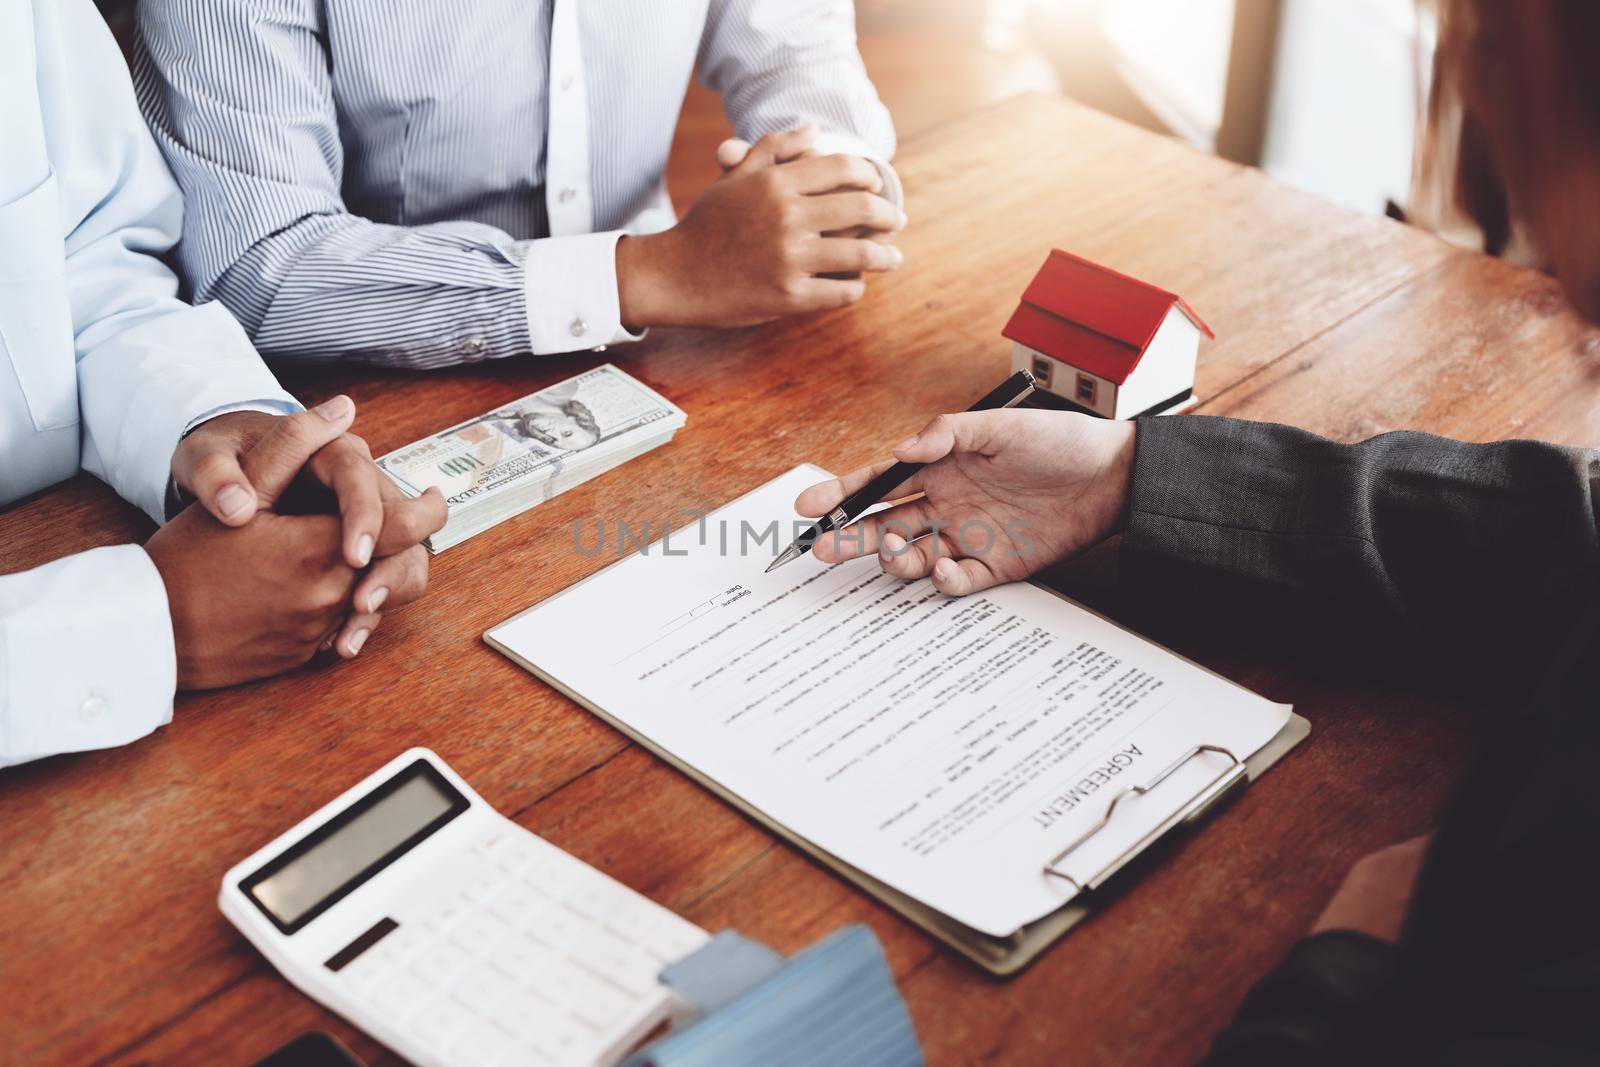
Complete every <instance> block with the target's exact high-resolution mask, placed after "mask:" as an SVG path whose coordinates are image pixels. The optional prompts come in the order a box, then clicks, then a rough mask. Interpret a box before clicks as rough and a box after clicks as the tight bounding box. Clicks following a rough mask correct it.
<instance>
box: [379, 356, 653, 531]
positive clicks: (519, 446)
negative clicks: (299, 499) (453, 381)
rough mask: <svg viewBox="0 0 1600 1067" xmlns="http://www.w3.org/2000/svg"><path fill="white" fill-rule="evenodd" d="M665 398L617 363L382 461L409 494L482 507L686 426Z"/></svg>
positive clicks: (600, 464)
mask: <svg viewBox="0 0 1600 1067" xmlns="http://www.w3.org/2000/svg"><path fill="white" fill-rule="evenodd" d="M683 422H684V414H683V412H682V411H681V410H679V409H678V407H677V406H676V405H674V404H673V403H672V402H671V401H669V400H668V399H667V398H666V397H664V396H662V395H661V394H659V393H657V392H656V391H655V390H653V389H651V388H650V387H648V386H646V385H645V384H644V383H642V382H640V381H638V380H637V379H636V378H633V377H631V376H629V375H627V374H625V373H623V372H622V371H621V370H619V369H617V368H616V367H615V366H613V365H612V364H609V363H607V364H606V365H604V366H601V367H596V368H595V369H594V370H591V371H587V372H585V373H583V374H580V375H578V376H577V377H576V378H569V379H567V380H566V381H564V382H560V383H558V384H556V385H552V386H550V387H549V388H548V389H542V390H540V391H539V392H537V393H533V394H530V395H528V396H525V397H522V398H521V399H520V400H513V401H512V402H511V403H509V404H505V405H502V406H500V407H498V408H496V409H494V410H493V411H490V412H488V413H486V414H484V415H480V416H478V417H477V418H475V419H469V420H467V421H466V422H463V423H461V424H459V425H456V426H452V427H450V428H449V429H448V430H443V431H441V432H439V433H436V434H434V435H433V436H432V437H429V438H427V439H426V440H422V441H418V442H416V443H415V444H412V445H408V446H406V447H405V448H402V449H399V450H398V451H395V452H391V453H389V454H388V455H387V456H384V457H383V458H382V459H380V460H378V466H379V467H380V468H381V469H382V470H383V471H384V473H386V474H388V475H389V477H390V478H393V479H394V481H395V482H396V483H397V484H398V485H399V486H400V487H401V488H402V489H403V490H405V491H406V493H407V494H409V495H411V496H419V495H421V494H422V493H423V492H424V491H426V490H427V489H429V488H430V487H434V486H437V487H438V489H439V491H440V492H441V493H443V494H444V498H445V502H446V503H448V504H449V505H450V507H451V509H452V510H453V509H455V508H456V507H458V506H463V505H467V506H472V507H476V506H479V505H480V504H481V503H486V502H487V501H488V500H490V499H492V498H494V497H497V496H500V495H502V494H504V493H506V492H508V491H511V490H516V489H519V488H526V487H528V486H529V485H533V484H539V483H543V482H546V481H549V480H550V479H552V478H554V477H556V476H557V475H559V474H562V473H564V472H575V471H576V469H579V468H583V467H587V466H590V465H593V466H596V467H600V468H602V469H603V468H604V465H605V461H606V459H607V458H608V457H609V456H612V455H615V454H618V453H622V452H626V451H628V450H629V448H630V446H631V445H633V444H634V443H635V441H636V440H637V439H638V438H641V437H645V436H654V435H655V434H657V433H659V432H661V431H663V430H667V429H668V427H667V426H663V425H658V424H661V423H670V424H672V426H671V428H672V429H676V428H677V427H678V426H681V425H683Z"/></svg>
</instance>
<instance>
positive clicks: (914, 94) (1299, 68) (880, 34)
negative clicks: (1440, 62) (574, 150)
mask: <svg viewBox="0 0 1600 1067" xmlns="http://www.w3.org/2000/svg"><path fill="white" fill-rule="evenodd" d="M856 8H857V24H858V30H859V34H860V40H861V51H862V55H863V57H864V58H865V60H866V63H867V68H868V70H869V71H870V72H871V73H872V75H873V78H874V80H875V81H876V83H877V85H878V88H879V92H880V93H881V94H882V96H883V98H884V101H885V102H886V103H887V104H888V106H889V108H890V110H891V111H892V112H893V113H894V116H895V121H896V124H897V126H898V127H899V130H900V133H901V136H902V137H911V136H915V135H916V134H917V133H918V132H920V131H922V130H925V129H927V128H928V127H930V126H933V125H936V124H938V123H939V122H942V121H946V120H948V119H951V118H954V117H957V116H960V115H964V114H969V113H971V112H973V111H977V110H981V109H982V108H984V107H986V106H989V105H991V104H993V103H994V102H995V101H997V100H1000V99H1004V98H1005V97H1007V96H1010V95H1013V94H1016V93H1025V92H1061V93H1064V94H1066V95H1067V96H1070V97H1072V98H1074V99H1076V100H1079V101H1081V102H1083V103H1085V104H1087V105H1089V106H1091V107H1094V108H1097V109H1099V110H1102V111H1106V112H1109V113H1110V114H1113V115H1116V116H1118V117H1120V118H1123V119H1126V120H1128V121H1129V122H1133V123H1137V124H1138V125H1141V126H1145V127H1147V128H1150V129H1154V130H1159V131H1161V132H1165V133H1170V134H1172V135H1174V136H1177V137H1181V138H1183V139H1184V140H1186V141H1189V142H1190V143H1192V144H1194V145H1196V146H1198V147H1200V148H1202V149H1205V150H1207V151H1214V152H1217V153H1219V154H1221V155H1223V156H1226V157H1228V158H1230V159H1234V160H1236V161H1238V162H1241V163H1251V164H1259V165H1261V166H1263V167H1265V168H1266V169H1267V170H1268V171H1269V172H1271V173H1272V174H1274V175H1276V176H1277V177H1279V178H1281V179H1283V180H1284V181H1287V182H1291V183H1293V184H1295V185H1298V186H1301V187H1303V188H1306V189H1309V190H1311V191H1312V192H1315V193H1318V194H1320V195H1322V196H1325V197H1328V198H1329V199H1332V200H1336V201H1338V202H1340V203H1343V204H1347V205H1350V206H1352V207H1355V208H1358V209H1360V210H1363V211H1370V212H1382V211H1384V210H1385V209H1386V207H1387V206H1388V205H1389V204H1390V203H1391V202H1392V203H1394V204H1397V205H1405V204H1406V203H1407V201H1408V198H1409V192H1410V185H1411V175H1412V156H1413V146H1414V143H1415V139H1416V138H1415V133H1416V120H1417V115H1418V109H1419V106H1420V103H1421V100H1422V93H1421V88H1422V87H1425V86H1426V84H1427V73H1428V56H1429V54H1430V53H1431V48H1432V28H1431V25H1430V24H1429V21H1428V20H1427V19H1426V18H1425V17H1422V16H1419V13H1418V5H1417V2H1416V0H856ZM725 135H726V124H725V123H724V122H723V121H722V117H721V111H720V109H719V107H718V105H717V102H716V100H715V98H714V97H712V96H711V95H710V94H709V93H706V92H705V91H704V90H702V89H699V88H698V87H696V88H694V89H692V90H691V91H690V93H689V97H688V99H687V101H686V103H685V109H684V118H683V123H682V126H681V128H680V146H679V147H680V150H679V152H678V153H677V154H676V155H675V157H674V165H673V171H672V175H671V177H672V179H673V188H674V192H675V195H676V196H678V197H679V199H680V200H681V201H682V202H684V204H685V206H686V203H687V201H689V200H692V199H693V194H694V192H695V191H697V190H698V189H700V188H701V187H702V186H703V185H704V183H705V182H706V181H709V180H710V179H711V178H712V177H714V176H715V170H714V168H713V167H712V166H711V165H710V162H709V159H710V153H711V152H712V151H713V150H714V149H715V146H716V143H717V141H718V140H720V139H721V138H722V137H723V136H725Z"/></svg>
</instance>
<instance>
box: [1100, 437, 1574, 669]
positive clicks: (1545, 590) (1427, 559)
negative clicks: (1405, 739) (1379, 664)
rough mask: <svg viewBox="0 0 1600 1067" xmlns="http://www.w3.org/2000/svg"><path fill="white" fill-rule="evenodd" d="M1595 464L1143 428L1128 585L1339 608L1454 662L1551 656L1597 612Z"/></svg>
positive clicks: (1527, 451) (1509, 446) (1518, 451)
mask: <svg viewBox="0 0 1600 1067" xmlns="http://www.w3.org/2000/svg"><path fill="white" fill-rule="evenodd" d="M1597 500H1600V453H1596V452H1594V451H1587V450H1581V449H1571V448H1561V447H1557V446H1555V445H1548V444H1541V443H1538V442H1534V441H1502V442H1496V443H1493V444H1479V445H1474V444H1464V443H1461V442H1458V441H1451V440H1446V439H1444V438H1439V437H1431V436H1429V435H1426V434H1420V433H1390V434H1384V435H1382V436H1380V437H1375V438H1373V439H1371V440H1369V441H1364V442H1362V443H1360V444H1354V445H1344V444H1338V443H1336V442H1333V441H1329V440H1326V439H1324V438H1321V437H1317V436H1316V435H1314V434H1310V433H1306V432H1304V431H1302V430H1296V429H1292V428H1290V427H1286V426H1275V425H1270V424H1266V423H1253V422H1241V421H1237V420H1233V419H1221V418H1206V417H1196V416H1180V417H1176V418H1151V419H1144V420H1141V421H1140V423H1139V433H1138V441H1137V446H1136V452H1135V460H1134V472H1133V486H1132V494H1131V498H1130V513H1129V517H1128V522H1127V526H1126V533H1125V536H1124V538H1123V545H1122V560H1121V566H1122V574H1123V579H1124V581H1125V582H1127V583H1130V584H1132V585H1133V586H1135V587H1136V588H1138V589H1139V590H1141V591H1143V592H1145V593H1147V594H1155V595H1158V596H1162V597H1169V598H1170V597H1172V596H1173V595H1174V594H1175V593H1180V592H1182V591H1183V590H1185V589H1187V590H1189V591H1190V592H1193V591H1194V590H1195V589H1196V588H1207V589H1208V590H1214V591H1216V592H1219V593H1225V594H1226V595H1228V596H1234V597H1236V596H1238V595H1239V594H1240V593H1241V591H1247V592H1254V593H1259V594H1262V595H1264V596H1266V597H1269V598H1270V599H1271V601H1272V602H1273V603H1274V605H1275V606H1277V607H1279V608H1282V609H1285V610H1289V611H1295V610H1303V611H1319V610H1326V609H1329V608H1335V607H1341V608H1344V609H1348V610H1351V611H1353V612H1355V613H1357V614H1358V615H1359V617H1361V618H1363V619H1367V620H1371V621H1373V622H1374V623H1389V624H1392V625H1393V626H1396V627H1398V628H1400V629H1401V630H1403V631H1404V632H1406V633H1407V634H1409V635H1410V636H1412V637H1414V638H1416V639H1417V640H1419V641H1421V642H1423V643H1426V644H1428V645H1430V646H1433V648H1434V650H1435V651H1438V652H1441V653H1443V654H1444V655H1445V656H1446V657H1447V658H1448V659H1449V660H1450V661H1452V662H1455V663H1464V664H1470V663H1473V662H1477V661H1478V660H1479V658H1480V657H1484V656H1493V657H1496V658H1497V659H1499V661H1500V662H1502V663H1504V662H1505V661H1504V659H1503V657H1504V656H1506V655H1533V656H1535V657H1539V656H1540V654H1541V653H1542V652H1543V651H1545V650H1548V649H1549V648H1550V647H1551V646H1552V645H1553V644H1554V643H1556V642H1557V641H1559V639H1560V638H1561V636H1562V635H1564V634H1565V633H1567V632H1568V631H1569V630H1570V629H1571V628H1572V626H1573V625H1574V624H1575V623H1576V621H1577V619H1578V617H1579V614H1580V608H1581V607H1582V605H1583V603H1584V602H1585V600H1586V599H1587V598H1590V597H1592V596H1593V595H1594V592H1593V591H1594V589H1595V587H1596V586H1595V578H1594V575H1595V573H1596V571H1597V569H1600V532H1597Z"/></svg>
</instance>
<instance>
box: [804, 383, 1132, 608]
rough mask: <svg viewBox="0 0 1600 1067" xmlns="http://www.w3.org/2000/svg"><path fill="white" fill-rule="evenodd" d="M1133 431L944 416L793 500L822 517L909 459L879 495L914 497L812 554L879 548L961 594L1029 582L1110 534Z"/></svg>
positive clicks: (1018, 417) (899, 564) (987, 414)
mask: <svg viewBox="0 0 1600 1067" xmlns="http://www.w3.org/2000/svg"><path fill="white" fill-rule="evenodd" d="M1135 427H1136V424H1135V423H1131V422H1118V421H1113V420H1108V419H1100V418H1095V417H1092V416H1088V415H1077V414H1068V413H1064V412H1058V411H1003V410H1001V411H996V410H989V411H971V412H964V413H961V414H956V415H940V416H938V417H937V418H935V419H934V420H933V421H932V422H930V423H928V425H927V426H926V427H925V428H924V429H923V430H922V431H921V432H920V433H918V434H917V435H916V436H914V437H912V438H910V439H908V440H906V441H904V442H902V443H901V444H899V445H898V446H896V448H895V449H894V455H895V457H896V460H890V461H885V462H882V463H878V464H875V465H873V466H869V467H863V468H861V469H859V470H856V471H852V472H850V473H849V474H846V475H844V476H843V477H841V478H836V479H832V480H830V481H826V482H823V483H821V484H819V485H814V486H812V487H811V488H810V489H807V490H806V491H805V492H804V493H802V494H800V497H799V499H798V500H797V501H796V503H795V507H796V509H797V510H798V511H799V512H800V514H802V515H808V516H810V515H823V516H826V515H829V514H831V513H832V512H834V511H835V510H837V509H839V508H840V507H841V506H842V504H843V502H844V501H845V500H846V499H847V498H849V497H851V496H852V494H855V493H858V492H860V491H861V490H862V489H863V488H864V487H866V486H868V485H869V484H870V483H872V482H873V481H874V480H875V479H876V478H878V477H880V476H882V475H884V474H886V473H888V472H889V471H891V470H892V469H893V468H894V467H895V466H897V465H901V466H907V467H910V468H911V474H910V475H909V476H908V477H905V478H903V479H901V480H900V481H898V482H897V484H895V485H893V486H891V487H889V488H888V489H887V490H884V491H883V492H882V496H883V497H884V498H885V499H890V500H898V499H901V498H905V497H912V498H913V499H909V500H903V502H901V503H899V504H897V505H895V506H894V507H891V508H889V509H887V510H884V511H880V512H877V513H875V514H873V515H871V516H869V517H867V518H865V519H861V520H860V521H857V522H854V523H853V524H851V525H848V526H845V527H844V528H843V529H842V530H829V531H825V532H823V533H821V534H819V535H818V536H817V537H816V538H815V539H814V541H813V548H814V551H815V554H816V557H817V559H819V560H821V561H822V562H824V563H837V562H840V561H843V560H847V559H854V558H856V557H858V556H865V555H870V554H876V555H877V556H878V559H879V564H880V565H881V566H882V567H883V569H884V570H885V571H886V572H888V573H889V574H892V575H895V576H896V577H900V578H924V577H929V576H931V577H932V579H933V584H934V586H935V588H937V589H938V590H939V591H940V592H943V593H946V594H949V595H951V596H964V595H966V594H968V593H976V592H980V591H982V590H984V589H988V588H991V587H993V586H996V585H1002V584H1004V583H1006V582H1012V581H1018V580H1020V579H1023V578H1027V577H1029V576H1031V575H1033V574H1035V573H1037V572H1038V571H1040V570H1042V569H1044V568H1045V567H1048V566H1050V565H1052V564H1054V563H1058V562H1060V561H1062V560H1065V559H1069V558H1071V557H1073V556H1076V555H1078V554H1080V553H1082V552H1083V551H1085V550H1087V549H1089V548H1091V547H1093V546H1094V545H1095V544H1098V543H1099V542H1100V541H1102V540H1104V539H1105V538H1106V537H1109V536H1110V535H1111V534H1113V533H1115V532H1117V531H1118V530H1119V529H1120V528H1121V526H1122V523H1123V521H1124V517H1125V515H1126V512H1127V507H1128V490H1129V485H1130V481H1131V475H1132V471H1133V453H1134V441H1135V434H1136V432H1137V431H1136V429H1135ZM897 461H898V463H897Z"/></svg>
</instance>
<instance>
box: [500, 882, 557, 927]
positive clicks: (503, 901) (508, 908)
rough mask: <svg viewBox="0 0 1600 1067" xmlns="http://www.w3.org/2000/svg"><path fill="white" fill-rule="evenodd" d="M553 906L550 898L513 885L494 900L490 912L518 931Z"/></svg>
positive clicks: (524, 887)
mask: <svg viewBox="0 0 1600 1067" xmlns="http://www.w3.org/2000/svg"><path fill="white" fill-rule="evenodd" d="M550 906H551V901H550V898H549V897H546V896H544V895H542V894H540V893H535V892H533V891H532V890H531V889H528V888H527V887H526V886H522V885H512V886H510V887H509V888H508V889H507V890H506V891H505V892H504V893H501V894H500V895H499V896H497V897H495V898H494V901H493V902H492V903H491V904H490V905H489V911H490V912H491V913H492V914H494V915H496V916H498V917H500V918H501V919H503V920H504V921H506V922H508V923H510V924H511V925H512V926H515V927H517V928H518V929H523V928H524V927H526V926H527V925H528V923H530V922H532V921H533V920H534V919H535V918H536V917H537V916H538V915H539V914H540V913H541V912H543V911H544V910H545V909H546V908H548V907H550Z"/></svg>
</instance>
